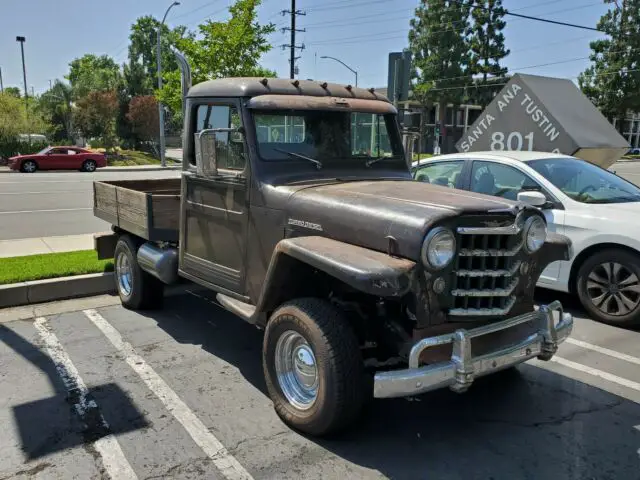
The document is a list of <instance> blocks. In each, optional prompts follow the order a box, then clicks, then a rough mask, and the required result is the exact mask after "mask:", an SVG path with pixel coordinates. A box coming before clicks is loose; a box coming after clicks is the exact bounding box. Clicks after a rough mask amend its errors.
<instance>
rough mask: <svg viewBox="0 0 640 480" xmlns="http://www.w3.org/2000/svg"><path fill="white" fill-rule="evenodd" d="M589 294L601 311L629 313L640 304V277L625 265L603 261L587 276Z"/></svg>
mask: <svg viewBox="0 0 640 480" xmlns="http://www.w3.org/2000/svg"><path fill="white" fill-rule="evenodd" d="M587 294H588V295H589V299H590V300H591V302H592V303H593V304H594V305H595V307H596V308H597V309H598V310H600V311H601V312H603V313H606V314H607V315H612V316H620V315H628V314H629V313H631V312H633V311H634V310H635V309H636V308H637V307H638V305H640V279H638V276H637V275H636V274H635V273H633V272H632V271H631V270H629V268H627V267H626V266H625V265H622V264H620V263H616V262H608V263H603V264H601V265H598V266H597V267H595V268H594V269H593V270H592V271H591V273H590V274H589V276H588V277H587Z"/></svg>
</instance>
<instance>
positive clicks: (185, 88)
mask: <svg viewBox="0 0 640 480" xmlns="http://www.w3.org/2000/svg"><path fill="white" fill-rule="evenodd" d="M171 51H172V52H173V54H174V55H175V57H176V60H177V61H178V66H179V67H180V73H181V78H180V83H181V84H182V114H183V115H184V114H185V108H186V106H187V102H186V99H187V94H188V93H189V89H190V88H191V67H190V66H189V62H188V61H187V59H186V58H185V56H184V54H183V53H182V52H181V51H180V50H178V49H176V48H174V47H173V46H172V47H171Z"/></svg>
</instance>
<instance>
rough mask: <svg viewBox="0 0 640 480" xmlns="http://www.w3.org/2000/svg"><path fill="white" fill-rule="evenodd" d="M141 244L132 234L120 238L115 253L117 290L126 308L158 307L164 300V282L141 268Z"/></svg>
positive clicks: (143, 308)
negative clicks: (139, 251) (138, 255)
mask: <svg viewBox="0 0 640 480" xmlns="http://www.w3.org/2000/svg"><path fill="white" fill-rule="evenodd" d="M139 246H140V245H139V243H138V242H137V241H136V240H135V239H134V237H132V236H131V235H122V236H121V237H120V238H119V239H118V243H117V244H116V248H115V252H114V255H113V258H114V263H115V275H114V277H115V282H116V290H117V291H118V295H119V296H120V301H121V302H122V305H123V306H124V307H125V308H128V309H131V310H145V309H153V308H158V307H160V306H161V305H162V303H163V300H164V283H162V282H161V281H160V280H158V279H157V278H155V277H154V276H153V275H150V274H149V273H147V272H145V271H144V270H142V269H141V268H140V265H139V264H138V259H137V257H136V255H137V252H138V247H139Z"/></svg>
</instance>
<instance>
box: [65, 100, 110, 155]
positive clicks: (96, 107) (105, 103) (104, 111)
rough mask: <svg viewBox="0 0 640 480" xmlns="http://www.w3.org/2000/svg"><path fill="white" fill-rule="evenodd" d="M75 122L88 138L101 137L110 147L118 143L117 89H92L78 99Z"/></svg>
mask: <svg viewBox="0 0 640 480" xmlns="http://www.w3.org/2000/svg"><path fill="white" fill-rule="evenodd" d="M76 106H77V108H76V110H75V115H74V117H75V118H74V123H75V124H76V125H77V127H78V129H79V130H80V131H81V132H82V133H83V135H84V136H85V137H87V138H91V137H101V138H102V140H103V143H104V144H105V146H106V147H107V149H110V148H112V147H114V146H115V144H116V125H115V123H116V122H115V121H116V116H117V115H118V94H117V92H116V91H115V90H107V91H92V92H89V93H88V94H87V95H85V96H84V97H83V98H81V99H80V100H78V102H77V104H76Z"/></svg>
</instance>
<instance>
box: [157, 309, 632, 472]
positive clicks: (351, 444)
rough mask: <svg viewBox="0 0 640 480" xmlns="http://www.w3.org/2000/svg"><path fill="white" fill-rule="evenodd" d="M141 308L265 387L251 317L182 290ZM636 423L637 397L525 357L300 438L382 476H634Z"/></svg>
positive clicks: (373, 406) (382, 403) (376, 405)
mask: <svg viewBox="0 0 640 480" xmlns="http://www.w3.org/2000/svg"><path fill="white" fill-rule="evenodd" d="M208 301H209V302H211V299H210V298H209V300H208ZM178 313H179V315H180V318H181V319H183V321H180V322H176V321H175V315H176V314H178ZM145 315H146V316H148V317H149V318H152V319H153V320H154V321H155V322H157V324H158V326H160V328H162V329H163V330H165V331H166V332H167V333H168V334H170V335H171V336H172V337H173V338H175V339H176V340H177V341H178V342H181V343H192V344H198V345H199V344H202V346H203V349H204V350H205V351H207V352H209V353H210V354H211V355H213V356H215V357H218V358H220V359H222V360H224V361H226V362H230V363H231V364H233V365H234V366H235V367H237V368H238V370H239V371H240V373H241V374H242V375H243V376H244V378H245V379H246V380H247V381H248V382H250V383H251V384H253V385H254V386H255V387H256V388H258V389H259V390H260V391H261V392H262V393H263V394H264V395H265V396H266V390H265V387H264V380H263V375H262V366H261V346H262V332H260V331H258V330H257V329H256V328H255V327H253V326H251V325H249V324H246V323H244V322H243V321H241V320H239V319H237V318H235V317H234V316H233V315H231V314H229V313H228V312H226V311H224V310H222V309H221V308H220V307H217V306H214V305H207V304H206V303H204V300H197V299H195V298H189V297H188V296H185V298H182V299H179V298H173V299H171V300H170V301H167V303H166V305H165V310H163V311H161V312H156V313H149V312H147V313H146V314H145ZM207 321H212V322H214V323H215V326H216V328H215V329H214V328H210V327H209V326H208V325H207ZM636 425H639V426H640V405H638V404H637V403H635V402H633V401H630V400H627V399H625V398H623V397H619V396H616V395H613V394H611V393H609V392H607V391H604V390H602V389H599V388H595V387H592V386H590V385H587V384H585V383H582V382H579V381H577V380H574V379H572V378H569V377H565V376H562V375H558V374H555V373H552V372H549V371H547V370H544V369H541V368H538V367H535V366H532V365H528V364H527V365H521V366H519V367H518V369H516V370H513V371H507V372H503V373H501V374H499V375H496V376H492V377H486V378H482V379H479V380H478V381H477V382H476V383H475V384H474V385H473V387H472V388H471V390H470V391H469V392H467V393H466V394H461V395H460V394H455V393H453V392H451V391H449V390H441V391H436V392H432V393H429V394H426V395H423V396H421V397H417V398H408V399H393V400H373V401H372V402H371V403H370V404H369V405H368V406H367V407H366V410H365V414H364V415H363V417H362V419H361V421H360V422H359V424H358V425H356V426H354V428H352V429H351V430H350V431H348V432H346V433H344V434H342V435H340V436H339V437H336V438H333V439H317V438H310V437H309V438H307V439H308V440H309V441H311V442H314V443H317V444H318V445H320V446H322V447H323V448H325V449H326V450H328V451H330V452H332V453H333V454H335V455H337V456H338V457H341V458H343V459H344V460H346V461H348V462H352V463H354V464H357V465H360V466H362V467H365V468H368V469H372V470H376V471H379V472H381V473H382V474H383V475H385V476H387V477H389V478H399V479H409V478H416V479H425V478H434V479H435V478H437V479H439V478H446V479H452V478H460V479H464V480H467V479H475V478H478V479H502V478H504V479H509V480H512V479H520V478H524V479H538V478H544V479H560V478H576V479H583V478H598V479H607V478H611V479H613V478H629V479H631V478H639V475H638V471H640V470H639V467H640V455H639V449H640V431H639V430H638V429H636V428H634V426H636ZM293 454H294V452H292V455H293Z"/></svg>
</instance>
